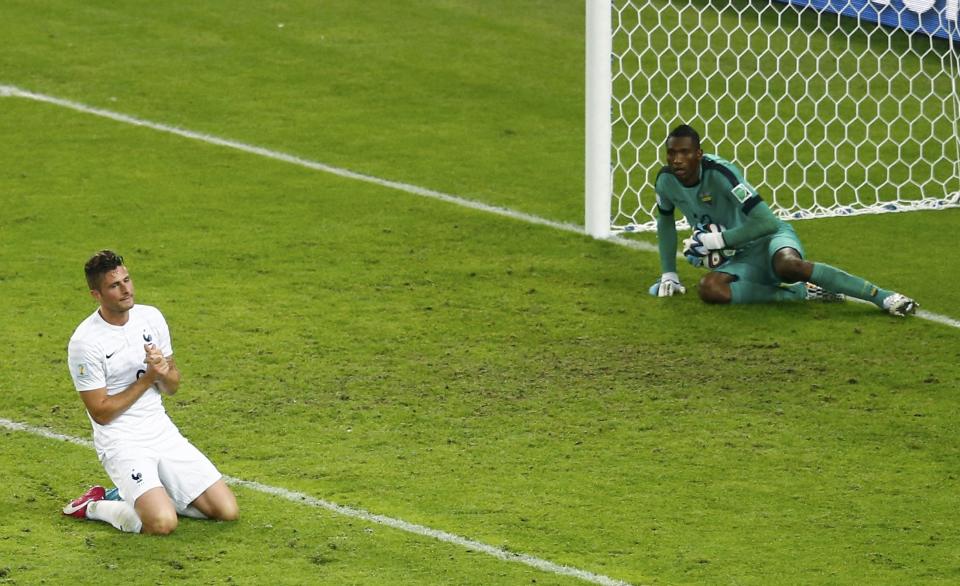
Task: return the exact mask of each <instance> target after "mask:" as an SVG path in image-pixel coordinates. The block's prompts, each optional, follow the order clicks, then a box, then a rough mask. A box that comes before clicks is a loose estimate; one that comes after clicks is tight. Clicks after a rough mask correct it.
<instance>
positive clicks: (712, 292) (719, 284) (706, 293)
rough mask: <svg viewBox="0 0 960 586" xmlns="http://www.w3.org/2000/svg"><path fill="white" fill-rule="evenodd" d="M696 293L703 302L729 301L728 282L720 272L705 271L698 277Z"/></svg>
mask: <svg viewBox="0 0 960 586" xmlns="http://www.w3.org/2000/svg"><path fill="white" fill-rule="evenodd" d="M697 294H698V295H699V296H700V300H701V301H703V302H705V303H730V299H731V293H730V283H729V282H727V281H726V280H725V279H724V278H723V277H721V276H720V273H707V274H706V275H704V276H703V277H702V278H701V279H700V284H699V286H698V287H697Z"/></svg>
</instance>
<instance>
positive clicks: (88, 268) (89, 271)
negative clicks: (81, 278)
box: [83, 250, 123, 291]
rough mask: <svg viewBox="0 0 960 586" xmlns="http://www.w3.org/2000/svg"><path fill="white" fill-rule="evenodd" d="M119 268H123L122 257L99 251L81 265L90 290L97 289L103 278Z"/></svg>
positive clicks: (110, 251)
mask: <svg viewBox="0 0 960 586" xmlns="http://www.w3.org/2000/svg"><path fill="white" fill-rule="evenodd" d="M119 266H123V257H122V256H120V255H119V254H117V253H116V252H114V251H112V250H101V251H100V252H98V253H96V254H94V255H93V256H91V257H90V260H88V261H87V264H85V265H83V272H84V274H86V276H87V285H88V286H89V287H90V290H91V291H92V290H94V289H99V288H100V281H102V280H103V276H104V275H105V274H107V273H109V272H110V271H113V270H116V268H117V267H119Z"/></svg>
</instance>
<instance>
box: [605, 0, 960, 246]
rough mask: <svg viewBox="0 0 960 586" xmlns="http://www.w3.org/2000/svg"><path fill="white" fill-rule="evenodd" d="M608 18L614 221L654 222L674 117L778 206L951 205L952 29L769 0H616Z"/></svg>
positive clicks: (874, 208)
mask: <svg viewBox="0 0 960 586" xmlns="http://www.w3.org/2000/svg"><path fill="white" fill-rule="evenodd" d="M611 16H612V28H613V39H612V41H613V55H612V59H611V67H612V70H611V76H612V93H613V97H612V103H611V119H612V128H611V131H612V139H613V145H612V153H611V156H612V163H611V173H612V178H611V179H612V184H613V201H612V205H611V224H612V229H613V230H614V231H639V230H651V229H655V221H654V217H655V216H654V215H653V214H654V212H655V206H656V201H655V196H654V192H653V182H654V179H655V176H656V173H657V171H658V170H659V168H660V166H661V165H662V164H663V145H664V141H665V139H666V136H667V134H668V133H669V131H670V130H671V129H672V128H673V127H675V126H676V125H678V124H681V123H688V124H690V125H692V126H693V127H694V128H696V129H697V130H698V131H699V132H700V134H701V136H702V138H703V149H704V152H707V153H715V154H718V155H721V156H723V157H724V158H726V159H730V160H732V161H734V162H735V163H736V164H737V165H738V166H740V167H742V168H743V170H744V172H745V175H746V178H747V180H748V181H749V182H750V183H751V184H752V185H754V186H755V187H756V188H757V189H758V191H759V192H760V193H761V194H762V195H763V197H764V199H765V200H766V201H767V203H769V204H770V206H771V208H772V209H773V210H774V212H775V213H777V214H778V215H779V216H781V217H783V218H785V219H805V218H813V217H824V216H838V215H850V214H860V213H878V212H885V211H906V210H914V209H935V208H942V207H952V206H956V205H958V203H960V202H958V191H960V146H958V116H960V113H958V112H960V109H958V96H957V56H956V54H955V53H954V51H953V50H952V47H951V41H949V40H944V39H940V38H935V37H931V36H929V35H924V34H909V33H906V32H904V31H902V30H898V29H896V28H891V27H885V26H880V25H877V24H875V23H870V22H864V21H860V20H857V19H855V18H851V17H847V16H840V15H838V14H835V13H831V12H823V11H819V10H817V9H814V8H802V7H798V6H795V5H793V4H784V3H779V2H764V1H740V0H716V1H706V0H702V1H697V0H617V1H615V2H614V3H613V12H612V15H611ZM953 26H955V25H953Z"/></svg>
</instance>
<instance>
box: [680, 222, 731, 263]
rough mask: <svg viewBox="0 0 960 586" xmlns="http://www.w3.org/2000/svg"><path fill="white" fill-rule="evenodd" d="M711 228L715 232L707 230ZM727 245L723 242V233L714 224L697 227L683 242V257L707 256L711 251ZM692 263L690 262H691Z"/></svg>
mask: <svg viewBox="0 0 960 586" xmlns="http://www.w3.org/2000/svg"><path fill="white" fill-rule="evenodd" d="M710 227H713V228H715V229H716V231H713V230H707V229H706V228H710ZM726 246H727V244H726V243H725V242H724V241H723V232H721V231H720V227H719V226H717V225H716V224H710V225H708V226H706V227H704V226H697V227H696V228H695V229H694V230H693V234H691V235H690V237H689V238H687V239H686V240H684V241H683V256H707V255H708V254H710V251H712V250H722V249H724V248H726ZM691 262H692V261H691Z"/></svg>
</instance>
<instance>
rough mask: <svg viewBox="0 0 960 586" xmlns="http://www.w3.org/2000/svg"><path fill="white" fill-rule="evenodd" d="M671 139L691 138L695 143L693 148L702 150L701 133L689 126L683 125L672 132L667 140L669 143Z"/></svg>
mask: <svg viewBox="0 0 960 586" xmlns="http://www.w3.org/2000/svg"><path fill="white" fill-rule="evenodd" d="M671 138H689V139H690V140H692V141H693V148H695V149H697V150H699V149H700V133H698V132H697V131H696V130H694V129H693V127H692V126H690V125H689V124H681V125H680V126H677V127H676V128H674V129H673V130H671V131H670V134H669V135H668V136H667V140H668V141H669V140H670V139H671Z"/></svg>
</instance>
